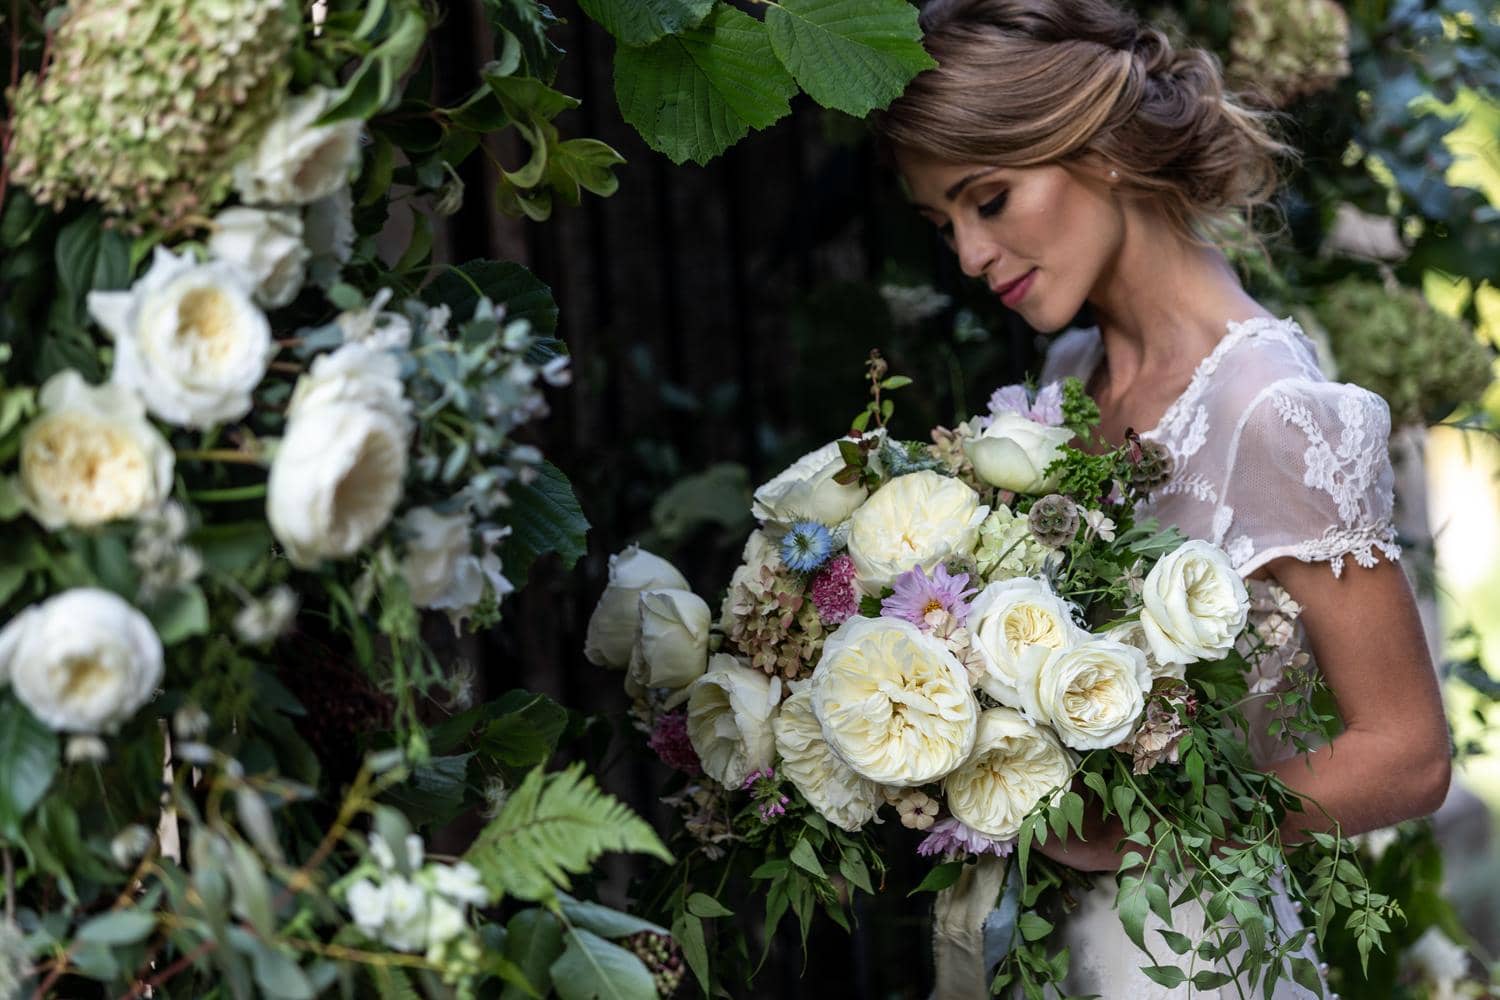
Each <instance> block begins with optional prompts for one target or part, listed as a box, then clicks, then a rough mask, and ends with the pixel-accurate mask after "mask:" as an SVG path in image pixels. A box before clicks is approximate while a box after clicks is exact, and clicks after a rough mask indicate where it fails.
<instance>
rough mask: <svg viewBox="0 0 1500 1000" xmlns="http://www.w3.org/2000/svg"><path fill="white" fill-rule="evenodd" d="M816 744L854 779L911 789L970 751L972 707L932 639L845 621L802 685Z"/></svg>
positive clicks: (909, 628)
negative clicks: (816, 729) (817, 731)
mask: <svg viewBox="0 0 1500 1000" xmlns="http://www.w3.org/2000/svg"><path fill="white" fill-rule="evenodd" d="M809 690H810V691H811V692H812V704H813V711H814V712H815V713H816V714H817V716H818V721H819V722H820V723H821V724H822V727H823V738H824V739H825V740H827V741H828V745H829V746H830V747H832V748H833V751H834V752H835V753H837V754H838V756H839V758H840V759H841V760H843V761H844V763H846V764H848V765H849V768H850V769H851V770H852V771H854V773H855V774H858V775H859V776H860V777H862V778H865V779H867V780H869V781H873V782H876V783H877V784H881V785H894V786H897V787H913V786H916V785H924V784H926V783H927V782H929V781H936V780H937V779H938V778H941V777H942V776H943V775H945V774H947V773H948V772H949V771H951V770H953V769H954V768H955V767H957V766H958V765H959V764H960V763H961V762H962V761H963V759H964V758H965V757H967V756H968V755H969V751H970V750H971V749H973V746H974V725H975V720H976V719H977V718H978V715H979V704H978V702H976V701H975V700H974V694H973V692H972V691H971V690H970V689H969V678H968V674H967V672H966V671H965V670H964V667H963V665H962V664H961V663H959V661H958V659H957V658H956V657H955V656H954V655H953V653H952V652H951V651H950V650H949V649H948V647H947V646H946V645H944V644H943V643H942V642H941V641H940V640H938V639H935V638H933V637H932V636H930V635H926V634H925V633H923V632H922V631H921V630H920V629H918V628H917V627H916V626H915V625H913V624H911V623H910V622H906V621H901V620H899V619H894V618H858V617H856V618H851V619H849V621H847V622H845V623H844V624H843V625H841V626H840V627H839V629H838V630H837V631H836V632H834V633H833V634H832V635H831V636H829V637H828V640H827V641H826V642H825V643H824V645H823V656H822V659H820V660H819V661H818V666H817V668H816V669H815V670H814V671H813V675H812V680H811V683H810V685H809Z"/></svg>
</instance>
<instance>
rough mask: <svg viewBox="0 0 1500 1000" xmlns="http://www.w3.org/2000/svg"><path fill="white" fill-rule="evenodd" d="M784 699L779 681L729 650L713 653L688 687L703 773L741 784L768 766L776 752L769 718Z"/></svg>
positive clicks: (692, 737) (692, 736)
mask: <svg viewBox="0 0 1500 1000" xmlns="http://www.w3.org/2000/svg"><path fill="white" fill-rule="evenodd" d="M780 700H781V681H780V680H778V679H776V678H772V677H770V676H768V675H767V674H765V673H764V672H762V671H759V670H756V669H754V668H753V667H748V666H746V665H745V664H744V663H743V662H741V661H740V660H738V659H736V658H735V657H733V656H730V655H729V654H728V653H717V654H715V655H714V657H713V659H712V660H710V661H709V669H708V672H707V673H705V674H704V675H703V676H702V677H700V678H698V679H697V680H696V681H694V682H693V684H692V686H691V687H690V688H689V689H688V699H687V706H688V708H687V731H688V740H689V741H690V742H691V743H692V744H693V749H694V750H696V751H697V752H698V759H699V761H700V762H701V763H702V765H703V773H704V774H706V775H708V776H709V777H710V778H712V779H714V780H715V781H717V782H719V783H720V784H721V785H723V786H725V787H726V788H739V787H740V786H741V785H743V784H744V783H745V778H747V777H748V776H749V774H750V772H751V771H757V770H760V769H761V768H766V767H770V766H771V763H772V760H773V759H774V757H775V751H776V737H775V735H774V734H773V733H772V731H771V717H772V715H773V714H774V713H775V711H776V705H777V702H779V701H780Z"/></svg>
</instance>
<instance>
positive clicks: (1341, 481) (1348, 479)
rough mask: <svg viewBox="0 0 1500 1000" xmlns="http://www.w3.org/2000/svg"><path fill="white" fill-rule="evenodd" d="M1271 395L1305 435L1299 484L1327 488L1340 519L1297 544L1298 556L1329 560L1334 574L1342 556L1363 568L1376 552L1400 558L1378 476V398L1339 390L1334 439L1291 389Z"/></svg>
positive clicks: (1384, 435)
mask: <svg viewBox="0 0 1500 1000" xmlns="http://www.w3.org/2000/svg"><path fill="white" fill-rule="evenodd" d="M1272 399H1273V401H1274V404H1275V406H1276V412H1277V413H1279V414H1280V415H1281V419H1282V420H1283V421H1285V422H1286V423H1287V424H1289V425H1291V426H1293V427H1296V428H1297V429H1298V430H1300V431H1301V432H1302V433H1303V434H1304V435H1306V437H1307V450H1306V451H1305V452H1303V461H1304V462H1305V463H1306V470H1305V471H1304V473H1303V476H1302V483H1303V485H1304V486H1307V487H1309V488H1312V489H1317V490H1322V491H1323V492H1325V493H1327V494H1328V496H1329V498H1330V499H1332V500H1333V502H1334V504H1335V505H1336V506H1337V508H1338V516H1339V521H1340V523H1338V524H1331V525H1329V526H1328V527H1327V528H1326V529H1325V530H1324V532H1323V534H1322V535H1321V536H1319V537H1317V538H1311V539H1308V540H1306V541H1303V542H1302V543H1300V544H1299V545H1298V546H1297V547H1296V553H1295V554H1296V556H1297V558H1298V559H1300V560H1301V561H1303V562H1318V561H1323V560H1327V561H1328V562H1329V564H1330V566H1331V567H1332V569H1333V575H1334V576H1335V577H1337V576H1340V575H1341V574H1342V573H1343V570H1344V556H1346V555H1349V556H1353V557H1354V561H1355V562H1357V563H1359V565H1361V566H1364V567H1367V568H1368V567H1371V566H1374V565H1375V564H1376V562H1377V560H1376V558H1375V552H1376V551H1379V552H1381V553H1382V554H1383V555H1385V557H1386V558H1387V559H1390V560H1396V559H1399V558H1400V557H1401V547H1400V546H1399V545H1397V544H1396V528H1395V525H1394V523H1393V522H1392V518H1391V508H1392V500H1391V493H1390V485H1389V480H1390V477H1389V475H1387V476H1385V477H1384V478H1385V479H1386V483H1385V484H1381V483H1380V481H1379V480H1380V478H1381V473H1382V471H1385V470H1388V469H1389V467H1390V457H1389V452H1388V450H1387V448H1388V446H1387V439H1388V438H1389V436H1390V418H1389V417H1388V416H1387V415H1386V412H1385V411H1384V409H1383V406H1382V405H1381V401H1380V400H1379V399H1378V397H1374V396H1372V395H1370V394H1367V393H1360V392H1343V393H1340V394H1339V398H1338V409H1337V413H1338V422H1339V434H1338V440H1337V442H1336V443H1332V442H1330V441H1329V440H1328V438H1327V436H1326V435H1325V434H1324V433H1323V426H1322V425H1321V424H1320V423H1319V422H1318V421H1317V420H1316V419H1315V418H1314V416H1313V414H1312V411H1311V410H1310V409H1309V408H1308V407H1307V406H1306V405H1304V404H1303V403H1302V402H1300V401H1299V400H1298V399H1297V398H1296V397H1294V396H1293V395H1292V394H1291V393H1287V392H1276V393H1274V394H1273V396H1272ZM1382 485H1383V486H1384V488H1383V489H1382Z"/></svg>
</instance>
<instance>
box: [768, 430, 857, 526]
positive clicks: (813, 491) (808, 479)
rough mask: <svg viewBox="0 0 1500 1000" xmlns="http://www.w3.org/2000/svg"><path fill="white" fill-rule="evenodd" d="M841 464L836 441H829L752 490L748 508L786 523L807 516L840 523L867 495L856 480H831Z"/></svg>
mask: <svg viewBox="0 0 1500 1000" xmlns="http://www.w3.org/2000/svg"><path fill="white" fill-rule="evenodd" d="M843 467H844V460H843V458H842V457H841V456H840V455H839V442H837V441H830V442H829V443H828V444H825V445H824V446H823V447H821V448H819V449H817V450H816V451H810V452H808V453H807V454H806V455H803V456H802V457H801V458H799V459H797V461H795V462H793V463H792V464H791V465H790V466H789V467H787V468H786V469H785V470H784V471H782V472H781V473H780V474H779V475H777V476H776V478H774V479H772V480H771V481H770V482H768V483H766V484H765V485H764V486H762V487H761V488H760V489H758V490H756V491H755V498H754V503H753V504H752V506H751V511H752V513H754V514H755V517H756V518H757V519H758V520H760V521H762V522H765V521H776V522H779V523H781V524H790V523H792V522H793V521H800V520H808V521H817V522H819V523H820V524H826V525H828V526H830V527H832V526H835V525H838V524H841V523H843V522H844V521H846V520H848V518H849V515H851V514H853V513H854V511H855V510H856V509H857V508H858V507H859V505H860V504H862V503H864V502H865V497H866V496H867V495H868V491H867V490H866V489H865V488H864V486H862V485H860V484H858V483H850V484H848V485H842V484H840V483H836V482H834V481H833V477H834V476H836V475H838V473H839V470H841V469H842V468H843Z"/></svg>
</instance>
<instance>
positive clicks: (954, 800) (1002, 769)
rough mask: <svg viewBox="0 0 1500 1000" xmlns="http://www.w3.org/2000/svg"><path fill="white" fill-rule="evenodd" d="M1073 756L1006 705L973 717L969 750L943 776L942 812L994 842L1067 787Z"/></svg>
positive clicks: (1014, 830)
mask: <svg viewBox="0 0 1500 1000" xmlns="http://www.w3.org/2000/svg"><path fill="white" fill-rule="evenodd" d="M1072 773H1073V760H1072V758H1071V757H1070V756H1069V754H1068V751H1066V750H1064V749H1063V747H1062V744H1060V743H1059V742H1058V741H1057V737H1056V736H1054V735H1052V733H1050V732H1048V731H1047V730H1046V729H1043V728H1041V727H1039V726H1034V725H1032V724H1031V723H1029V722H1027V721H1026V719H1025V718H1023V717H1022V716H1021V714H1020V713H1019V712H1016V711H1014V710H1012V709H1009V708H991V709H988V710H986V711H985V712H983V713H981V715H980V716H979V733H978V736H977V738H976V739H975V741H974V753H973V755H972V756H970V757H969V759H968V760H966V761H964V763H963V765H962V766H961V767H959V768H958V770H956V771H954V772H953V773H952V774H950V775H948V777H947V778H945V779H944V780H943V795H944V797H945V798H946V799H947V802H948V810H949V811H950V812H952V813H953V815H954V817H955V818H956V819H958V820H959V822H961V823H963V824H964V825H966V826H968V827H971V828H972V829H974V830H977V831H978V832H980V833H982V834H984V835H985V836H986V837H991V838H993V839H995V840H1009V839H1010V838H1012V837H1014V836H1016V835H1017V834H1018V833H1020V832H1021V820H1022V819H1024V818H1025V816H1026V814H1027V813H1029V812H1031V810H1032V809H1034V808H1036V805H1037V803H1039V802H1041V801H1042V799H1044V798H1046V797H1047V796H1048V795H1049V794H1053V795H1056V794H1060V793H1062V792H1064V791H1066V789H1067V784H1068V779H1069V777H1070V776H1071V775H1072Z"/></svg>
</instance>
